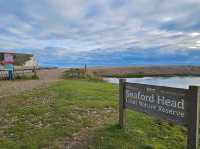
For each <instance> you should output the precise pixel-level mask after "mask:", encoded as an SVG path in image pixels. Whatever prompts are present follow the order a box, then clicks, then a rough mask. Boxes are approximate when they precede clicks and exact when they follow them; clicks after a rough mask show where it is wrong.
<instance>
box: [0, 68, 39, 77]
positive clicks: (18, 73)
mask: <svg viewBox="0 0 200 149" xmlns="http://www.w3.org/2000/svg"><path fill="white" fill-rule="evenodd" d="M34 75H35V76H36V75H37V69H36V67H32V68H15V69H14V71H13V77H14V79H16V78H19V77H22V76H34ZM0 80H8V70H7V69H0Z"/></svg>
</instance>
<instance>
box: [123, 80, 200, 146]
mask: <svg viewBox="0 0 200 149" xmlns="http://www.w3.org/2000/svg"><path fill="white" fill-rule="evenodd" d="M127 85H128V86H135V87H137V85H138V86H140V87H141V88H142V87H144V88H145V87H149V86H150V87H153V88H155V91H158V90H159V89H161V90H166V89H167V90H168V89H169V90H172V91H174V92H176V91H177V93H179V92H182V93H185V94H184V96H183V98H184V99H183V100H184V119H181V120H180V121H177V122H176V121H174V122H173V121H172V120H169V119H167V120H166V117H164V118H163V116H162V115H161V116H157V115H156V114H154V113H155V111H154V113H153V114H152V113H148V112H149V111H148V110H147V111H142V109H141V110H140V107H138V108H135V109H134V108H133V107H132V106H130V105H129V106H128V105H127V99H126V91H127V90H126V87H127ZM140 87H139V88H140ZM156 89H157V90H156ZM169 94H170V93H169ZM199 106H200V87H198V86H189V89H180V88H171V87H164V86H155V85H146V84H137V83H128V82H126V79H120V80H119V126H120V128H124V127H125V125H126V109H130V110H133V111H138V112H143V113H146V114H147V115H149V116H153V117H156V118H159V119H164V120H166V121H169V122H173V123H176V124H181V125H183V126H185V127H186V128H187V129H188V134H187V149H198V142H199V140H198V136H199ZM182 120H183V121H182Z"/></svg>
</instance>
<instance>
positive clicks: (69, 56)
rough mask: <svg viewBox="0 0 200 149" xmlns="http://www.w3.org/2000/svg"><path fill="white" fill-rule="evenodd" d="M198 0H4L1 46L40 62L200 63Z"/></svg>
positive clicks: (67, 64) (1, 5) (75, 64)
mask: <svg viewBox="0 0 200 149" xmlns="http://www.w3.org/2000/svg"><path fill="white" fill-rule="evenodd" d="M199 12H200V0H0V52H1V51H11V52H18V53H32V54H34V55H35V56H36V58H37V59H38V62H39V64H40V65H41V66H57V67H81V66H84V64H87V65H88V66H89V67H90V66H91V67H93V66H135V65H200V13H199Z"/></svg>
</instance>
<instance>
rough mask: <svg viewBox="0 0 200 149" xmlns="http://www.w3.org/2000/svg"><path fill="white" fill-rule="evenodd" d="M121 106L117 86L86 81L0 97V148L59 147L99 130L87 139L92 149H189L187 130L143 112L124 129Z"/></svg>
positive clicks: (134, 114)
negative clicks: (85, 130) (86, 131)
mask: <svg viewBox="0 0 200 149" xmlns="http://www.w3.org/2000/svg"><path fill="white" fill-rule="evenodd" d="M117 105H118V87H117V86H116V85H112V84H108V83H105V82H91V81H83V80H65V81H62V82H59V83H57V84H55V85H52V86H50V87H48V88H46V89H38V90H34V91H32V92H26V93H23V94H21V95H18V96H13V97H8V98H6V99H0V148H2V149H3V148H5V149H23V148H24V149H38V148H48V147H49V146H50V147H51V148H53V149H57V148H61V147H62V145H63V144H66V143H69V142H70V139H71V138H72V136H73V134H74V133H76V132H79V131H80V130H81V129H83V128H93V127H97V126H98V127H97V128H96V129H95V130H94V132H93V133H91V134H90V136H89V137H88V138H86V140H87V148H89V149H112V148H113V149H184V147H185V144H186V137H185V136H186V135H185V133H186V132H185V130H184V129H183V128H182V127H180V126H176V125H172V124H168V123H166V122H163V121H160V120H155V119H153V118H150V117H148V116H145V115H144V114H141V113H137V112H133V111H128V118H127V127H126V129H119V127H118V125H117V119H118V114H117ZM99 122H100V125H101V126H99Z"/></svg>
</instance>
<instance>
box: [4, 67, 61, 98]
mask: <svg viewBox="0 0 200 149" xmlns="http://www.w3.org/2000/svg"><path fill="white" fill-rule="evenodd" d="M63 71H64V69H51V70H39V71H38V76H39V78H40V79H39V80H20V81H0V98H3V97H6V96H11V95H16V94H18V93H20V92H23V91H30V90H32V89H34V88H37V87H47V86H48V85H49V84H51V83H54V82H57V81H59V80H60V76H61V75H62V72H63Z"/></svg>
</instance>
